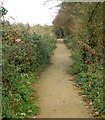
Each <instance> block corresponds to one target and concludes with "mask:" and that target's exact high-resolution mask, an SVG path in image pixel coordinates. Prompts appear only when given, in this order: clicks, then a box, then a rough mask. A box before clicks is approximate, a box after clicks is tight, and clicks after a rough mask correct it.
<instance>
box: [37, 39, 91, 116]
mask: <svg viewBox="0 0 105 120" xmlns="http://www.w3.org/2000/svg"><path fill="white" fill-rule="evenodd" d="M71 53H72V51H70V50H68V49H67V47H66V46H65V44H64V43H63V40H62V39H58V42H57V48H56V50H55V53H54V56H52V58H51V64H50V65H49V66H48V67H47V69H46V70H45V71H43V72H42V73H41V75H40V78H39V81H38V84H37V85H36V86H35V89H36V91H37V95H38V96H39V98H38V106H39V107H40V113H39V115H38V116H37V118H90V117H91V116H90V115H89V108H88V107H86V103H85V102H84V101H83V97H82V96H79V93H78V89H77V88H76V87H75V86H74V85H73V81H71V79H72V78H73V77H72V76H70V75H69V74H67V68H68V67H69V66H71V65H72V63H73V61H72V59H71V58H70V56H71Z"/></svg>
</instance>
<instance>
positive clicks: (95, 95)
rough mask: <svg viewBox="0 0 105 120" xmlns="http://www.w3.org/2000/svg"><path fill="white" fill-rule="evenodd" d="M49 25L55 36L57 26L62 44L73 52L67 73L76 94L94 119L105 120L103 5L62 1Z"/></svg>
mask: <svg viewBox="0 0 105 120" xmlns="http://www.w3.org/2000/svg"><path fill="white" fill-rule="evenodd" d="M65 19H66V20H65ZM53 24H54V26H55V29H54V30H55V33H58V32H59V31H58V29H56V28H57V27H59V28H60V29H61V33H62V32H63V34H64V37H65V39H64V43H65V44H66V45H67V47H68V48H69V49H72V51H73V54H72V59H73V65H72V67H70V70H69V72H70V74H72V75H73V76H74V81H75V82H76V86H78V87H79V88H80V89H81V92H80V94H81V95H83V96H84V97H85V100H86V102H87V103H88V106H89V107H90V108H91V109H92V111H93V112H92V113H93V115H94V116H95V117H101V118H102V117H103V118H105V106H104V105H105V97H104V92H105V91H104V90H105V88H104V87H105V86H103V85H104V81H103V80H104V76H103V75H104V71H103V69H104V68H103V65H104V59H103V53H104V51H105V46H104V38H103V3H101V2H97V3H64V2H63V3H62V4H61V10H60V11H59V14H58V16H57V17H56V18H55V20H54V21H53ZM66 31H68V33H69V35H67V34H65V33H67V32H66ZM56 35H57V36H58V34H56Z"/></svg>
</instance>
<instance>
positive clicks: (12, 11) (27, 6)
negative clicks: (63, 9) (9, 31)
mask: <svg viewBox="0 0 105 120" xmlns="http://www.w3.org/2000/svg"><path fill="white" fill-rule="evenodd" d="M45 1H46V0H4V2H3V6H4V7H5V8H6V9H7V10H8V14H7V15H6V16H5V17H6V19H8V20H9V21H10V22H15V21H16V23H19V22H21V23H23V24H27V23H29V24H30V25H31V26H33V25H36V24H40V25H52V21H53V20H54V18H55V16H56V15H57V11H58V10H59V9H60V8H59V7H54V6H57V5H58V4H60V3H61V1H57V0H53V1H50V2H47V3H46V4H45V5H43V4H44V3H45ZM52 7H53V9H49V8H52ZM10 16H12V17H13V18H14V19H15V21H14V20H13V19H12V18H11V17H10Z"/></svg>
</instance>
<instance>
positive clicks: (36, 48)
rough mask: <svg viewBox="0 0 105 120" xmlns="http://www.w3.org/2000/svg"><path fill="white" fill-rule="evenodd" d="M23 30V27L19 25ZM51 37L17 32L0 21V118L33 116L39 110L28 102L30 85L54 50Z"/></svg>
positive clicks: (24, 30)
mask: <svg viewBox="0 0 105 120" xmlns="http://www.w3.org/2000/svg"><path fill="white" fill-rule="evenodd" d="M23 27H24V28H26V27H25V26H24V25H23ZM55 43H56V38H55V37H54V36H51V35H44V36H43V37H42V36H41V35H38V34H36V33H35V32H34V33H30V32H29V31H28V30H27V28H26V29H22V30H21V31H20V30H18V29H17V26H16V25H12V24H10V23H9V22H8V21H3V22H2V64H3V66H2V81H3V86H2V87H3V92H2V113H3V114H2V115H3V118H19V117H20V118H24V117H28V116H35V115H36V114H37V113H38V111H39V108H38V106H37V105H36V104H35V103H32V100H31V96H32V92H33V91H35V89H34V88H32V87H31V85H32V83H34V82H35V81H37V75H38V74H39V70H40V69H42V68H43V66H45V65H46V64H48V63H49V61H50V56H51V55H52V54H53V51H54V49H55V48H56V44H55Z"/></svg>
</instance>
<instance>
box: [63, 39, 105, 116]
mask: <svg viewBox="0 0 105 120" xmlns="http://www.w3.org/2000/svg"><path fill="white" fill-rule="evenodd" d="M64 42H65V44H66V45H67V47H68V48H69V49H72V51H73V54H72V56H71V58H72V59H73V65H72V67H70V68H71V69H70V70H69V72H70V74H72V75H73V76H74V81H75V82H76V86H78V87H79V88H80V89H81V92H80V94H81V95H83V96H85V101H86V102H87V103H88V106H89V107H90V108H91V109H92V111H93V112H92V113H93V115H94V116H95V117H104V115H105V109H104V103H103V102H104V99H103V92H104V91H103V63H104V61H103V59H102V57H101V59H100V56H98V54H99V53H98V52H97V53H96V49H97V48H96V49H92V48H91V47H90V46H89V45H88V44H86V43H83V42H80V41H78V43H77V44H78V45H76V47H75V45H74V46H73V43H74V42H75V40H73V39H72V38H71V37H67V38H65V40H64ZM84 46H85V48H86V49H85V50H86V51H87V52H86V55H87V56H86V58H85V59H84V57H85V56H84V55H85V54H84V52H85V51H84ZM100 49H101V48H100ZM102 54H103V52H102V51H101V53H100V55H102Z"/></svg>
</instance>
